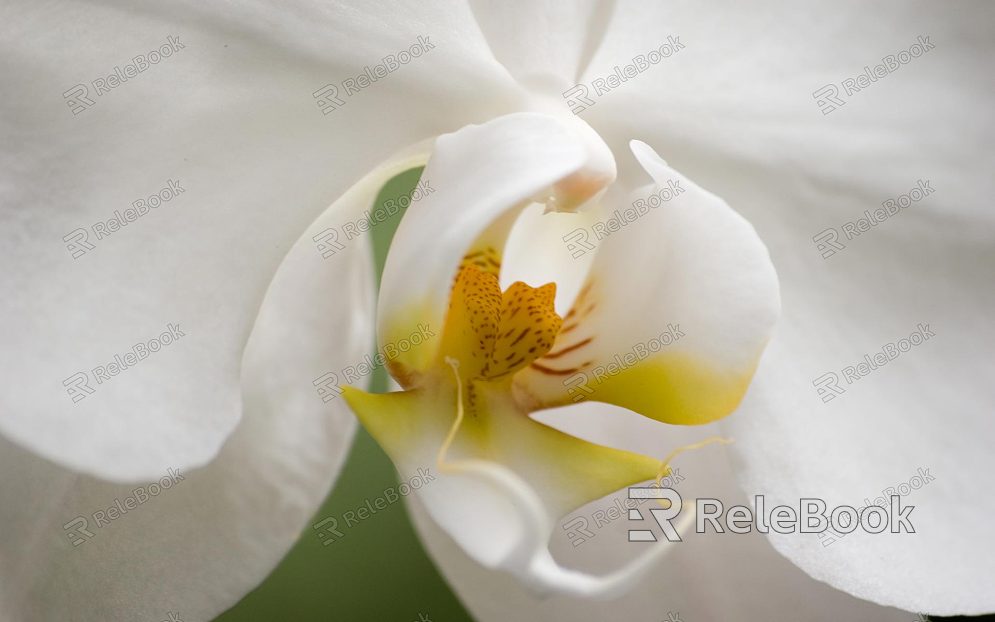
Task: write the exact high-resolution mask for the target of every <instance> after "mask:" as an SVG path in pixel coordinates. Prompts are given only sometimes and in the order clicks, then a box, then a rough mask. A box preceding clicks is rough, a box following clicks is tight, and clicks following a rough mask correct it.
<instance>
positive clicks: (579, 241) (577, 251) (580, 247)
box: [563, 229, 594, 259]
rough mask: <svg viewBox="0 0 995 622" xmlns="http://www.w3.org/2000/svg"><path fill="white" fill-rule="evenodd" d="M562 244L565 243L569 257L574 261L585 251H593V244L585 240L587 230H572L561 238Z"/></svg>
mask: <svg viewBox="0 0 995 622" xmlns="http://www.w3.org/2000/svg"><path fill="white" fill-rule="evenodd" d="M563 242H564V243H566V245H567V250H568V251H570V256H571V257H573V258H574V259H577V258H578V257H580V256H581V255H583V254H585V253H586V252H587V251H590V250H594V244H591V243H590V242H588V240H587V229H574V230H573V231H571V232H570V233H568V234H566V235H565V236H563Z"/></svg>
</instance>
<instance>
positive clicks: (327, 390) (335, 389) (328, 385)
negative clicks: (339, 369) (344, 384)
mask: <svg viewBox="0 0 995 622" xmlns="http://www.w3.org/2000/svg"><path fill="white" fill-rule="evenodd" d="M311 384H313V385H314V387H315V389H316V390H317V391H318V397H320V398H321V401H322V402H330V401H332V400H334V399H335V398H336V397H338V396H339V395H340V394H341V393H342V389H341V388H339V378H338V376H336V375H335V374H334V373H332V372H328V373H327V374H324V375H322V376H319V377H318V378H315V380H314V382H312V383H311Z"/></svg>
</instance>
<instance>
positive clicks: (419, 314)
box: [379, 113, 614, 370]
mask: <svg viewBox="0 0 995 622" xmlns="http://www.w3.org/2000/svg"><path fill="white" fill-rule="evenodd" d="M575 126H576V121H574V120H572V119H565V120H561V119H559V118H555V117H551V116H546V115H543V114H535V113H519V114H512V115H508V116H504V117H500V118H497V119H494V120H492V121H490V122H488V123H485V124H483V125H479V126H477V125H471V126H467V127H464V128H462V129H461V130H459V131H458V132H455V133H453V134H448V135H445V136H441V137H439V139H438V140H437V141H436V143H435V149H434V151H433V153H432V158H431V160H429V163H428V165H427V166H426V167H425V171H424V172H423V173H422V179H423V180H425V181H426V183H428V184H429V185H430V186H431V187H432V188H433V189H434V192H432V193H431V194H427V195H426V196H425V197H424V198H423V199H421V200H419V201H417V202H414V203H412V205H411V206H410V207H408V208H407V211H406V213H405V215H404V217H403V219H402V220H401V224H400V226H399V227H398V229H397V233H396V235H395V236H394V241H393V243H392V244H391V248H390V253H389V254H388V256H387V262H386V265H385V266H384V273H383V281H382V285H381V293H380V306H379V314H380V316H379V336H380V342H381V344H394V343H398V342H399V341H401V340H404V339H407V338H408V337H410V335H412V334H414V333H417V332H420V331H419V329H418V326H419V325H422V324H424V325H427V326H428V327H429V328H430V330H432V331H434V332H441V327H442V325H443V320H444V316H445V311H446V308H447V307H448V304H449V293H450V290H451V288H452V280H453V277H454V275H455V274H456V270H457V268H458V267H459V265H460V262H461V260H462V259H463V256H464V254H465V253H466V252H467V250H468V249H469V248H470V246H471V245H472V244H473V243H474V242H475V241H476V240H477V238H478V237H479V236H480V235H481V234H483V233H484V232H485V231H486V230H487V229H488V228H489V227H490V226H491V225H492V224H493V223H494V222H495V221H497V220H498V219H499V217H502V216H504V217H505V218H513V217H515V216H516V214H517V211H519V210H521V209H522V208H524V207H525V206H526V205H528V204H529V203H531V202H533V201H534V200H544V199H546V197H547V196H548V195H549V194H550V193H551V192H552V190H551V188H552V187H553V186H554V185H555V184H557V182H560V181H561V180H565V179H567V178H569V177H570V176H571V174H573V173H575V172H577V171H579V170H580V169H581V168H582V167H584V165H585V164H587V163H588V162H589V160H590V153H591V151H590V150H589V145H588V144H587V143H586V142H585V137H583V136H582V135H581V134H579V133H578V132H577V131H576V128H575ZM588 131H589V130H588ZM609 158H610V155H609ZM612 172H614V170H613V168H612ZM540 195H541V196H540ZM509 223H510V221H509ZM503 242H504V239H503V237H502V239H500V240H498V241H496V242H495V244H496V245H498V246H499V248H498V249H497V250H499V251H500V246H503ZM433 354H434V350H433V348H432V347H422V348H416V349H412V350H411V351H410V352H408V353H402V354H401V355H400V356H398V357H397V359H396V360H397V362H398V363H399V364H403V365H406V366H408V367H410V368H412V369H414V370H419V369H422V368H423V367H424V365H425V364H426V363H427V362H428V361H429V360H431V356H432V355H433Z"/></svg>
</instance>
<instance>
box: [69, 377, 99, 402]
mask: <svg viewBox="0 0 995 622" xmlns="http://www.w3.org/2000/svg"><path fill="white" fill-rule="evenodd" d="M89 380H90V378H89V376H87V375H86V372H84V371H78V372H76V373H75V374H73V375H72V376H69V377H68V378H66V379H65V380H63V381H62V386H64V387H65V388H66V393H67V394H68V395H69V397H70V398H72V400H73V404H75V403H76V402H78V401H80V400H81V399H83V398H84V397H86V396H87V395H90V394H92V393H93V387H91V386H90V384H89Z"/></svg>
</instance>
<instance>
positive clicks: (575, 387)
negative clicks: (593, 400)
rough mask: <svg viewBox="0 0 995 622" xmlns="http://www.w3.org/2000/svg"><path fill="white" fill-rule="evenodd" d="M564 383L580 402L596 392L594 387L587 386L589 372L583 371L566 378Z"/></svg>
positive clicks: (575, 399)
mask: <svg viewBox="0 0 995 622" xmlns="http://www.w3.org/2000/svg"><path fill="white" fill-rule="evenodd" d="M563 385H564V386H565V387H566V388H567V393H569V394H570V395H572V396H573V401H575V402H579V401H581V400H583V399H585V398H587V396H588V395H590V394H592V393H594V389H592V388H591V387H589V386H587V374H585V373H584V372H582V371H581V372H577V373H576V374H574V375H572V376H570V377H569V378H567V379H566V380H564V381H563Z"/></svg>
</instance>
